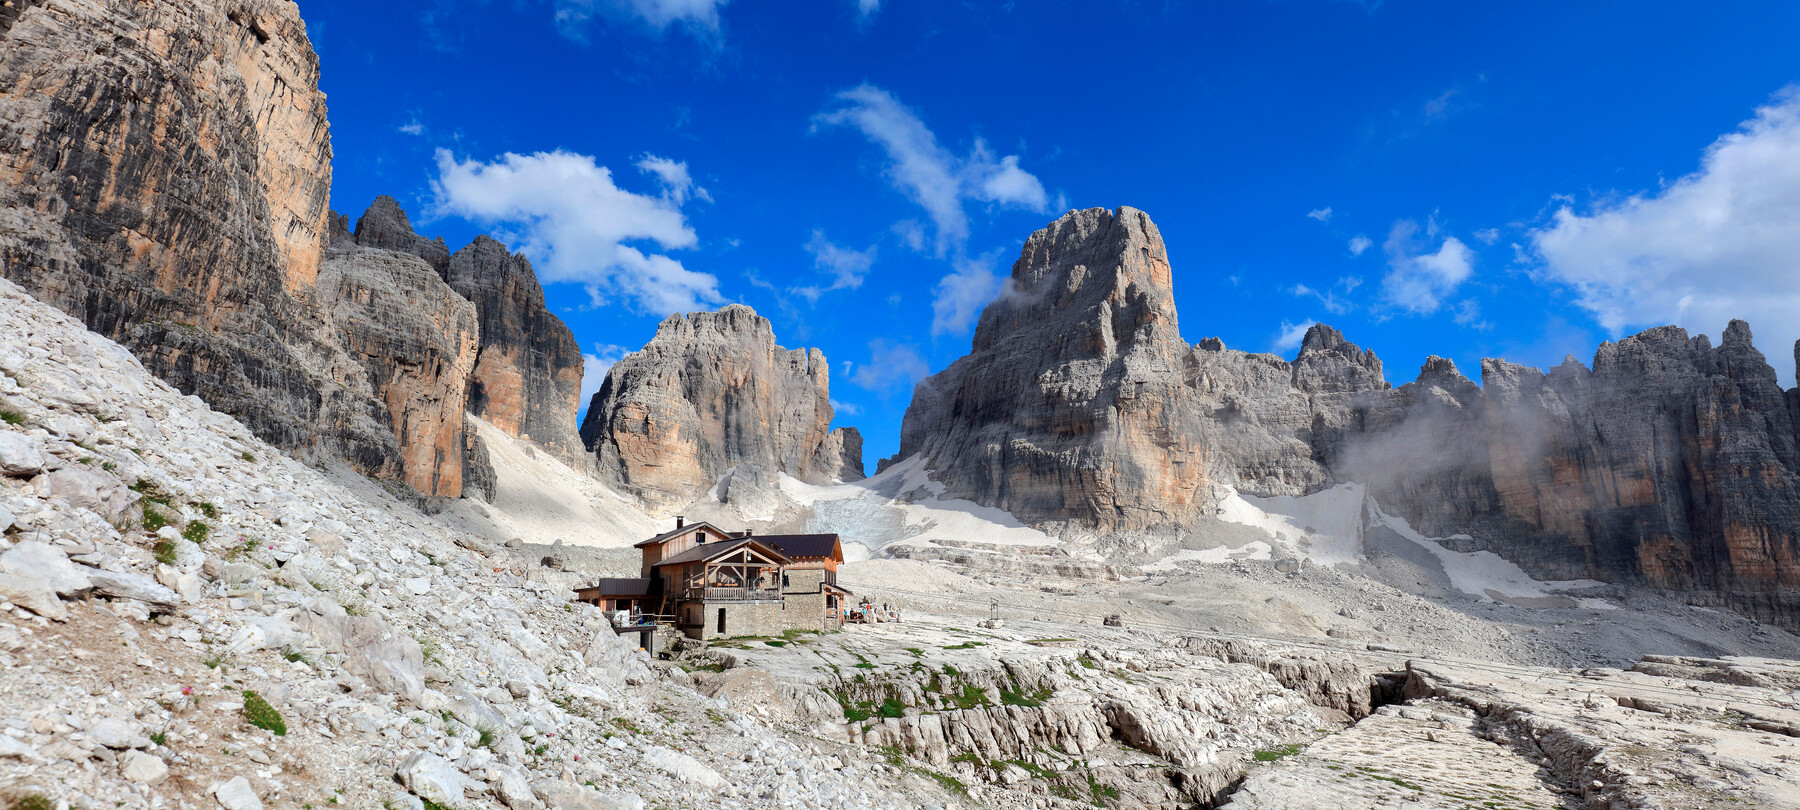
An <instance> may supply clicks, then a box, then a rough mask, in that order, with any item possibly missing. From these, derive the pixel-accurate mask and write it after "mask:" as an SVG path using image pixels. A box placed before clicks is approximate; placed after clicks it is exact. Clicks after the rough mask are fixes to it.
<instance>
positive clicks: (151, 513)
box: [144, 506, 169, 532]
mask: <svg viewBox="0 0 1800 810" xmlns="http://www.w3.org/2000/svg"><path fill="white" fill-rule="evenodd" d="M167 525H169V517H168V516H167V515H164V514H163V513H161V512H158V511H156V510H155V509H151V508H150V507H148V506H146V507H144V531H147V532H154V531H156V530H157V529H160V528H162V527H164V526H167Z"/></svg>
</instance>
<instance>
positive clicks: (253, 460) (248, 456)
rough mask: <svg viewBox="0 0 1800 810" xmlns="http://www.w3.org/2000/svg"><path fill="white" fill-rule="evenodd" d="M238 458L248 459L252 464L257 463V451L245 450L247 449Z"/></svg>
mask: <svg viewBox="0 0 1800 810" xmlns="http://www.w3.org/2000/svg"><path fill="white" fill-rule="evenodd" d="M238 458H241V459H243V460H245V461H248V462H250V463H251V464H255V463H256V454H255V453H252V452H250V451H249V450H245V451H244V452H243V455H240V456H238Z"/></svg>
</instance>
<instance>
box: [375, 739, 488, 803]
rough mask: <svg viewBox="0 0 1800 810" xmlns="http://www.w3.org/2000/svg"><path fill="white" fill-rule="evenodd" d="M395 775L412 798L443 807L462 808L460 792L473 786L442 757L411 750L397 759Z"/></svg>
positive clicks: (473, 782)
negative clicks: (403, 756) (415, 797)
mask: <svg viewBox="0 0 1800 810" xmlns="http://www.w3.org/2000/svg"><path fill="white" fill-rule="evenodd" d="M395 776H397V777H398V778H399V779H400V783H401V784H403V785H406V789H407V790H410V791H412V792H413V795H415V796H418V797H419V798H421V799H424V800H426V801H429V802H436V803H438V804H441V805H444V806H446V807H459V806H461V805H462V801H463V791H464V790H466V789H467V788H469V787H471V786H473V785H475V784H476V782H475V780H473V779H470V778H469V777H467V776H464V775H463V772H462V771H459V770H457V769H456V766H455V765H452V764H450V763H449V762H448V761H446V760H445V759H444V758H443V757H440V756H438V755H436V754H432V753H429V752H426V751H414V752H413V753H411V754H408V755H407V756H406V758H405V759H402V760H400V765H399V766H398V767H397V768H395Z"/></svg>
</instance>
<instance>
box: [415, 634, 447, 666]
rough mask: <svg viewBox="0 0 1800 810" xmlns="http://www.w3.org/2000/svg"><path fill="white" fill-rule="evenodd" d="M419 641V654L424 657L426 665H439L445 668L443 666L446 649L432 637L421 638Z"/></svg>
mask: <svg viewBox="0 0 1800 810" xmlns="http://www.w3.org/2000/svg"><path fill="white" fill-rule="evenodd" d="M418 641H419V654H420V655H422V656H424V658H425V663H427V664H437V665H438V666H443V664H444V658H443V652H444V648H443V647H442V646H440V645H439V644H438V643H437V641H436V640H434V639H432V637H430V636H419V638H418Z"/></svg>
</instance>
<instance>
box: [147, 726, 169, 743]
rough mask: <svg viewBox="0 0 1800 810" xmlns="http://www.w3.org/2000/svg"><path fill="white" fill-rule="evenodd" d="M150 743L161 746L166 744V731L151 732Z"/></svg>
mask: <svg viewBox="0 0 1800 810" xmlns="http://www.w3.org/2000/svg"><path fill="white" fill-rule="evenodd" d="M150 741H151V742H153V743H156V744H157V745H162V744H164V743H166V742H168V741H169V732H168V730H167V729H164V730H162V731H157V732H152V733H151V734H150Z"/></svg>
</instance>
